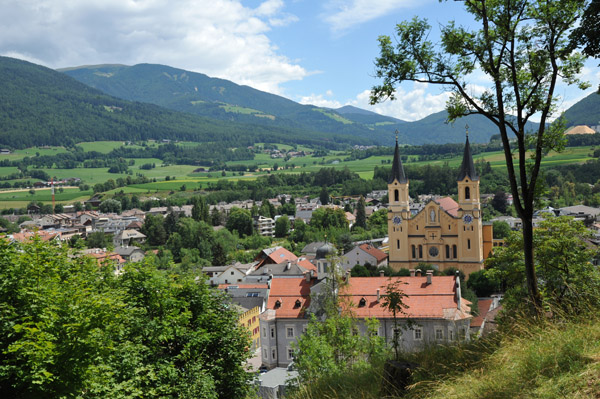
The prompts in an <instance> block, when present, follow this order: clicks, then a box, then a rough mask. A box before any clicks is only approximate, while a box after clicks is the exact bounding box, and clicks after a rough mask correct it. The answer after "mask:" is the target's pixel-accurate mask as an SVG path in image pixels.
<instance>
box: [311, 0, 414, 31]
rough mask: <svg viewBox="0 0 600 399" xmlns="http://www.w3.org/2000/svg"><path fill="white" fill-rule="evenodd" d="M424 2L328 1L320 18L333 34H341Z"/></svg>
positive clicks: (401, 0) (393, 0)
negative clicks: (356, 26)
mask: <svg viewBox="0 0 600 399" xmlns="http://www.w3.org/2000/svg"><path fill="white" fill-rule="evenodd" d="M425 1H426V0H420V1H419V0H351V1H344V0H330V1H329V2H327V3H326V4H325V6H324V8H325V12H324V14H323V16H322V18H323V19H324V20H325V22H327V23H328V24H329V25H330V27H331V30H332V31H333V32H342V31H345V30H347V29H349V28H351V27H353V26H355V25H360V24H363V23H365V22H368V21H371V20H373V19H376V18H379V17H381V16H383V15H385V14H388V13H390V12H392V11H396V10H398V9H401V8H412V7H416V6H422V5H423V3H424V2H425Z"/></svg>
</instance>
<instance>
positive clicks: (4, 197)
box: [0, 188, 92, 207]
mask: <svg viewBox="0 0 600 399" xmlns="http://www.w3.org/2000/svg"><path fill="white" fill-rule="evenodd" d="M90 195H92V191H91V190H88V191H80V190H79V189H78V188H65V189H64V190H63V192H62V193H61V192H60V191H59V189H58V188H56V189H55V190H54V197H55V200H56V201H75V200H77V199H79V198H82V197H85V198H86V199H87V198H89V197H90ZM4 201H7V202H15V201H16V202H27V203H29V202H31V201H42V202H48V201H52V191H51V189H49V188H43V189H35V194H33V195H32V194H30V193H29V190H23V191H15V192H0V203H1V205H0V206H2V207H4V206H5V205H6V204H4Z"/></svg>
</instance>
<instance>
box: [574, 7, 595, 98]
mask: <svg viewBox="0 0 600 399" xmlns="http://www.w3.org/2000/svg"><path fill="white" fill-rule="evenodd" d="M571 40H572V44H573V45H575V46H581V48H582V51H583V53H584V54H585V55H587V56H589V57H595V58H598V57H600V0H592V1H591V2H590V4H589V5H588V7H587V9H586V10H585V12H584V13H583V17H582V18H581V25H579V27H578V28H577V29H575V30H574V31H573V33H572V34H571ZM598 93H600V86H598Z"/></svg>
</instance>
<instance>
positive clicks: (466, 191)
mask: <svg viewBox="0 0 600 399" xmlns="http://www.w3.org/2000/svg"><path fill="white" fill-rule="evenodd" d="M465 199H471V188H470V187H465Z"/></svg>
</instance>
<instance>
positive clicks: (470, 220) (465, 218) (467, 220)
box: [463, 215, 473, 224]
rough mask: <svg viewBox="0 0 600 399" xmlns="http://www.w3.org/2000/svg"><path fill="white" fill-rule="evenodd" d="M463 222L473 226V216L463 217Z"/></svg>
mask: <svg viewBox="0 0 600 399" xmlns="http://www.w3.org/2000/svg"><path fill="white" fill-rule="evenodd" d="M463 222H464V223H465V224H471V223H472V222H473V216H471V215H465V216H463Z"/></svg>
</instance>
